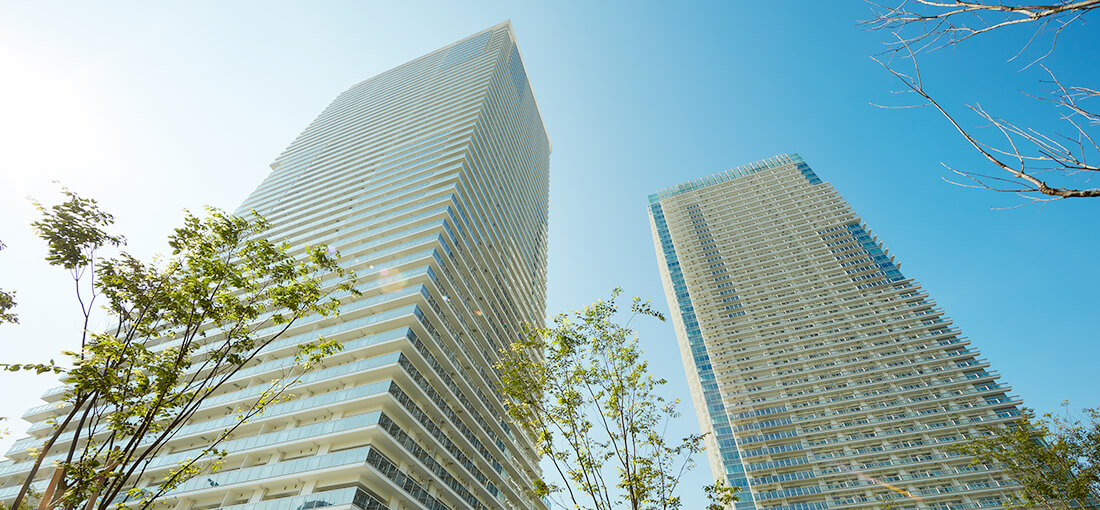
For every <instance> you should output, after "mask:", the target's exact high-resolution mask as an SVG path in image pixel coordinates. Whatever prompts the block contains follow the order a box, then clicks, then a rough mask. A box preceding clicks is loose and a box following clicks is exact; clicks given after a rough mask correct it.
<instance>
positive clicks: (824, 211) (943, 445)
mask: <svg viewBox="0 0 1100 510" xmlns="http://www.w3.org/2000/svg"><path fill="white" fill-rule="evenodd" d="M649 217H650V224H651V227H652V230H653V236H654V243H655V245H656V250H657V258H658V262H659V264H660V272H661V278H662V281H663V283H664V288H665V293H666V297H667V299H668V303H669V308H670V309H671V311H672V314H671V315H672V317H673V324H674V326H675V329H676V336H677V339H678V342H679V345H680V351H681V355H682V357H683V361H684V368H685V370H686V371H687V374H688V379H689V385H690V387H691V391H692V399H693V401H694V403H695V408H696V411H697V413H698V416H699V421H700V426H701V428H702V430H703V431H704V432H709V433H710V435H709V436H708V439H707V441H708V457H709V461H710V465H711V469H712V470H713V472H714V473H715V475H716V476H719V474H722V475H724V476H725V477H726V479H727V480H728V481H729V482H730V483H731V484H732V485H735V486H738V487H741V488H742V489H743V490H742V491H741V492H740V493H739V495H740V497H741V501H740V502H739V503H737V508H738V509H750V508H755V509H779V508H781V509H792V510H822V509H826V508H878V507H881V506H882V505H883V504H884V501H891V502H893V504H894V505H895V507H898V508H943V509H947V508H951V509H962V508H999V507H1001V506H1002V505H1003V504H1004V503H1005V502H1006V500H1007V499H1008V495H1009V494H1010V493H1011V492H1012V490H1013V482H1011V481H1010V480H1009V479H1008V478H1006V477H1005V476H1004V475H1003V474H1002V473H1001V472H999V470H998V469H997V468H995V467H993V466H985V465H974V466H972V465H970V461H971V459H970V458H968V457H961V456H958V455H956V454H955V453H953V452H952V450H951V449H950V446H951V445H952V444H957V443H959V442H960V441H964V440H965V438H966V437H967V436H969V435H973V434H976V433H978V432H979V430H980V428H982V427H985V426H989V425H996V424H1001V423H1004V422H1007V421H1011V420H1012V419H1014V418H1015V417H1017V416H1018V414H1019V411H1018V406H1019V405H1020V401H1019V399H1018V398H1016V397H1013V396H1011V395H1009V393H1010V388H1009V387H1007V386H1004V385H1001V384H999V383H998V382H997V379H998V375H997V374H996V373H995V372H992V371H991V370H990V369H989V364H988V363H987V362H986V361H985V360H983V359H981V357H980V355H979V353H978V351H977V350H976V349H975V348H974V347H972V346H971V345H970V341H969V340H967V339H966V338H964V337H963V336H962V335H961V334H960V332H959V331H958V329H956V328H955V327H953V325H952V323H951V321H950V319H948V318H947V317H946V316H945V315H944V313H943V311H942V310H940V309H938V308H937V307H936V304H935V302H933V301H932V300H931V298H929V296H928V295H927V294H926V293H925V292H924V291H922V290H921V288H920V285H919V284H918V283H917V282H916V281H914V280H912V279H910V278H906V277H905V276H904V275H903V274H902V273H901V271H900V270H899V267H898V265H897V264H896V263H895V262H894V259H893V257H892V256H890V255H889V254H888V253H887V251H886V249H885V247H884V246H883V244H882V243H881V242H879V241H878V240H877V239H876V238H875V237H874V235H873V234H872V233H871V232H870V230H869V229H868V228H867V226H866V225H864V224H863V222H862V221H861V220H860V218H859V216H858V215H857V214H856V213H855V211H853V210H852V208H851V207H850V206H849V205H848V204H847V203H846V202H845V201H844V200H843V199H842V198H841V197H840V196H839V195H838V194H837V192H836V190H834V189H833V187H832V186H831V185H829V184H828V183H826V182H822V181H821V180H820V179H819V178H818V177H817V175H816V174H815V173H814V172H813V170H811V169H810V167H809V166H808V165H807V164H806V163H805V162H804V161H803V160H802V158H801V157H799V156H798V155H794V154H791V155H780V156H776V157H774V158H771V159H768V160H764V161H759V162H756V163H752V164H749V165H745V166H742V167H738V168H734V169H731V170H727V171H725V172H720V173H717V174H714V175H711V176H708V177H704V178H701V179H697V180H694V181H690V182H687V183H684V184H680V185H678V186H674V187H671V188H668V189H665V190H662V191H660V192H658V193H656V194H654V195H651V196H650V197H649Z"/></svg>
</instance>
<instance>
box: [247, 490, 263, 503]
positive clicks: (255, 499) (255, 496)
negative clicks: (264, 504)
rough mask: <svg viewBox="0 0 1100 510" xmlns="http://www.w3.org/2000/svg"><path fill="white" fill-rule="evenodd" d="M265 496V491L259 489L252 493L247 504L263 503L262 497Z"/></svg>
mask: <svg viewBox="0 0 1100 510" xmlns="http://www.w3.org/2000/svg"><path fill="white" fill-rule="evenodd" d="M265 494H267V489H264V488H259V489H256V490H255V491H253V492H252V497H250V498H248V504H250V505H254V504H256V503H259V502H260V501H263V499H264V495H265Z"/></svg>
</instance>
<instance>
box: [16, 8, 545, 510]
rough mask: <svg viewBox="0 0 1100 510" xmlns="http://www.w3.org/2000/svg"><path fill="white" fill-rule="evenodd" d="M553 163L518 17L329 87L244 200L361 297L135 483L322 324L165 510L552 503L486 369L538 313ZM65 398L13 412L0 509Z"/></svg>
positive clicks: (220, 399) (294, 335)
mask: <svg viewBox="0 0 1100 510" xmlns="http://www.w3.org/2000/svg"><path fill="white" fill-rule="evenodd" d="M549 157H550V143H549V140H548V138H547V135H546V131H545V128H544V126H543V123H542V118H541V115H540V113H539V109H538V106H537V105H536V103H535V98H534V95H533V93H532V91H531V86H530V83H528V80H527V74H526V72H525V69H524V65H523V62H522V60H521V58H520V53H519V49H518V48H517V46H516V42H515V35H514V33H513V32H512V27H511V25H510V24H509V23H503V24H500V25H497V26H495V27H492V28H490V29H488V30H485V31H483V32H480V33H478V34H476V35H473V36H471V37H468V38H466V39H463V40H461V41H458V42H456V43H454V44H451V45H449V46H447V47H445V48H442V49H440V50H437V51H434V52H432V53H430V54H428V55H425V56H423V57H421V58H418V59H416V60H414V61H412V62H409V63H407V64H404V65H402V66H399V67H397V68H395V69H392V70H390V71H387V72H385V73H382V74H380V75H378V76H375V77H374V78H371V79H369V80H366V81H364V82H362V83H360V84H358V85H355V86H353V87H351V88H350V89H349V90H347V91H346V92H344V93H343V94H341V95H340V96H339V97H337V98H336V99H335V100H334V101H333V102H332V104H331V105H329V107H328V108H326V109H325V110H324V111H323V112H322V113H321V114H320V116H319V117H317V119H316V120H315V121H314V122H313V123H312V124H310V125H309V127H308V128H306V130H305V131H304V132H303V133H302V134H301V135H300V136H299V137H298V138H297V139H296V140H295V141H294V142H293V143H292V144H291V145H290V146H289V147H288V148H287V149H286V150H285V151H284V152H283V153H282V154H281V155H280V156H279V157H278V159H276V160H275V162H274V163H273V164H272V165H271V167H272V172H271V174H270V175H269V176H268V177H267V179H265V180H264V182H263V183H262V184H260V186H259V187H258V188H257V189H256V190H255V191H254V192H253V193H252V195H251V196H249V197H248V199H247V200H245V201H244V203H243V204H242V205H241V208H240V211H239V212H241V213H244V212H247V211H249V210H253V209H254V210H256V211H258V212H260V213H261V214H262V215H263V216H264V217H265V218H266V219H267V220H268V221H270V222H271V224H272V230H271V231H270V235H271V237H272V238H273V239H286V240H287V241H289V242H290V243H291V244H292V245H299V244H307V243H308V244H322V243H323V244H328V245H329V246H332V247H335V248H336V249H339V250H340V251H341V252H342V255H343V258H342V261H341V263H342V264H343V265H344V266H345V267H346V268H347V269H350V270H353V271H355V272H356V273H357V274H358V279H357V281H356V287H357V288H358V290H359V291H361V292H362V296H361V297H359V298H357V299H353V300H351V301H345V302H344V303H343V304H342V305H341V313H340V315H339V317H328V318H317V317H312V318H307V319H303V320H301V321H299V322H298V323H296V326H295V327H294V329H292V330H291V331H290V332H288V336H287V337H286V338H284V339H283V340H280V341H278V342H277V343H275V344H273V345H272V346H270V348H268V349H267V350H265V351H264V352H263V353H262V354H261V355H260V356H259V357H258V359H259V362H258V363H256V364H253V365H250V366H249V367H247V368H246V369H244V370H242V371H241V372H240V373H239V374H238V376H237V377H236V380H235V381H234V383H235V384H232V385H227V386H226V388H229V390H227V391H226V392H223V393H222V394H219V395H217V396H215V397H213V398H211V399H210V400H209V401H208V402H207V403H206V406H207V410H206V411H203V412H200V413H199V414H198V415H197V417H196V419H195V420H193V421H192V422H191V423H189V424H188V425H186V426H185V427H184V428H183V429H182V430H181V431H180V433H179V434H178V435H177V436H175V437H174V438H173V439H172V440H171V442H170V444H169V445H168V447H167V448H166V449H165V452H164V454H162V456H161V457H159V458H157V459H155V460H154V461H153V464H152V465H151V466H150V468H149V469H148V470H147V471H146V475H145V476H144V477H143V479H142V480H141V481H139V482H138V483H139V484H141V483H155V480H156V479H157V477H158V476H162V475H163V473H164V472H165V471H166V470H168V469H170V468H172V467H174V466H175V465H176V463H177V462H179V460H181V459H184V458H187V457H188V456H189V455H194V454H195V453H196V452H197V451H199V450H200V449H201V448H203V447H204V446H206V445H207V444H208V443H207V442H208V441H209V438H210V437H213V434H214V433H215V432H217V431H219V430H221V429H222V428H224V426H225V424H226V421H227V420H233V419H234V418H233V417H227V416H226V411H225V409H232V408H233V407H234V406H236V405H238V404H246V405H247V404H248V402H249V399H250V398H255V396H256V395H257V391H258V390H260V389H262V388H264V387H267V382H268V381H269V380H270V379H271V378H272V377H273V374H277V373H279V371H280V370H282V369H284V368H285V367H286V366H288V364H289V363H292V362H293V356H294V354H295V352H296V346H297V345H298V344H299V343H301V342H308V341H311V340H314V339H316V338H317V335H319V334H320V335H324V336H325V337H326V338H335V339H338V340H340V341H342V342H343V350H342V351H340V352H339V353H337V354H335V355H333V356H332V357H331V358H330V359H328V360H326V362H325V363H324V365H323V366H321V367H320V368H318V369H315V370H314V371H312V372H310V373H308V374H307V375H305V376H304V377H303V383H302V384H300V385H298V386H296V387H295V388H294V390H293V391H294V393H295V395H296V397H295V398H294V399H293V400H290V401H287V402H282V403H278V404H275V405H272V406H271V407H269V408H268V409H267V411H266V412H265V413H264V414H262V415H260V416H259V417H257V418H255V419H253V420H252V421H250V422H249V423H248V424H247V425H245V426H242V427H241V428H240V429H239V430H237V431H236V432H235V433H234V434H233V435H232V437H231V441H229V442H228V443H225V444H224V445H223V446H224V447H225V448H226V449H227V450H228V451H229V454H228V456H227V457H226V458H225V461H224V464H223V467H222V468H221V469H220V470H218V471H217V472H213V473H205V474H202V475H201V476H199V477H196V478H193V479H191V480H189V481H188V482H186V483H184V484H183V485H182V486H181V487H179V488H178V489H176V490H175V491H174V492H172V493H171V494H170V497H169V498H168V502H169V505H170V507H172V506H174V507H175V508H178V509H184V510H205V509H214V508H220V509H230V508H232V509H234V510H236V509H241V510H243V509H250V510H267V509H272V510H274V509H290V510H294V509H304V508H317V507H326V508H332V509H333V510H339V509H343V508H349V509H350V508H357V509H363V510H370V509H376V508H390V509H415V508H428V509H432V510H439V509H467V508H472V509H486V508H526V509H543V508H545V504H544V502H543V501H541V500H535V499H532V498H531V497H530V496H529V495H528V494H527V493H525V489H526V488H528V487H530V485H531V480H532V479H533V478H535V477H537V476H538V474H539V466H538V459H537V457H536V455H535V454H534V452H533V450H532V447H531V443H530V441H529V440H528V438H527V436H526V435H525V434H523V433H521V432H520V431H518V430H516V429H515V428H514V426H512V425H510V424H509V423H508V421H507V418H506V416H507V415H506V412H505V408H504V405H503V402H502V400H501V397H500V395H499V393H498V391H497V389H496V387H497V381H498V378H497V376H496V374H495V373H494V370H493V368H492V365H493V364H494V363H495V362H496V360H497V352H498V350H499V349H501V348H502V347H504V346H506V345H507V344H508V343H509V342H510V341H511V340H513V339H516V338H519V336H520V324H522V323H523V322H525V321H530V322H534V323H540V322H541V321H542V319H543V316H544V313H545V294H546V248H547V246H546V238H547V207H548V199H549V198H548V197H549ZM234 387H235V388H234ZM64 391H65V388H64V387H61V388H58V389H55V390H51V391H50V392H48V393H47V394H46V395H44V397H43V398H44V399H45V400H46V401H47V402H48V403H47V404H45V405H43V406H40V407H37V408H34V409H31V410H30V411H28V412H27V414H26V415H25V416H24V418H26V419H27V420H29V421H31V422H32V423H33V424H34V425H33V426H32V427H31V429H30V431H29V434H30V437H27V438H24V439H21V440H20V441H18V442H17V443H16V444H15V446H14V447H12V448H11V450H10V451H9V452H8V453H7V457H8V459H9V460H8V461H7V462H5V463H3V464H2V465H0V503H3V502H10V501H11V499H12V498H13V497H14V494H15V491H16V489H17V486H18V484H19V483H20V482H22V480H23V478H24V477H25V476H26V473H27V472H28V471H29V468H30V464H31V458H30V456H29V454H28V452H27V449H28V448H31V447H35V446H37V445H39V444H41V443H42V441H43V440H44V439H43V438H45V437H46V436H47V435H48V434H50V433H51V429H52V426H51V425H50V424H49V423H48V422H47V419H48V418H50V417H51V416H54V415H56V414H57V413H59V412H63V411H64V409H58V407H57V406H56V405H54V404H53V403H55V402H57V401H59V400H60V399H61V397H62V395H63V394H64ZM65 437H66V436H65V435H62V436H61V440H60V442H59V443H58V444H57V445H55V446H54V451H62V450H64V449H65V448H66V447H67V444H66V443H65ZM68 437H70V438H71V437H72V436H71V434H69V435H68ZM48 460H49V459H47V461H48ZM44 465H45V466H49V465H50V462H46V463H44ZM51 472H52V469H50V468H47V469H43V470H42V471H41V472H40V473H39V477H38V478H39V480H40V482H39V484H40V485H39V486H41V484H44V481H45V480H48V479H49V476H50V474H51Z"/></svg>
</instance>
